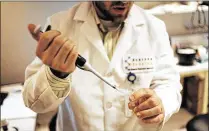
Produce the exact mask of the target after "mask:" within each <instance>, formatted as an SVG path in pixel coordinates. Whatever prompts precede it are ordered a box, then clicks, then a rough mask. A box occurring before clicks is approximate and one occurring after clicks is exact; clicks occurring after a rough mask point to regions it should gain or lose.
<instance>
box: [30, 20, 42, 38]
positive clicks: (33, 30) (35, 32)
mask: <svg viewBox="0 0 209 131" xmlns="http://www.w3.org/2000/svg"><path fill="white" fill-rule="evenodd" d="M40 27H41V26H40V25H38V26H36V25H34V24H28V30H29V32H30V34H31V35H32V37H33V38H34V39H35V40H36V41H38V40H39V39H40V36H41V34H42V32H41V31H40Z"/></svg>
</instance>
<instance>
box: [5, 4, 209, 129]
mask: <svg viewBox="0 0 209 131" xmlns="http://www.w3.org/2000/svg"><path fill="white" fill-rule="evenodd" d="M77 3H78V2H1V131H3V130H4V129H3V128H6V127H7V128H9V129H11V131H12V130H16V129H18V130H19V131H48V130H51V131H54V128H55V120H56V115H55V114H56V112H51V114H53V115H51V114H36V113H35V112H33V111H31V110H30V109H28V108H26V107H25V106H24V103H23V100H22V97H21V90H22V85H23V82H24V72H25V68H26V66H27V65H28V64H29V63H30V62H31V61H32V60H33V59H34V58H35V48H36V42H35V41H34V40H33V39H32V37H31V36H30V34H29V32H28V30H27V25H28V24H29V23H35V24H41V25H44V23H45V22H46V18H47V17H48V16H50V15H52V14H54V13H56V12H58V11H61V10H66V9H68V8H70V7H72V6H73V5H75V4H77ZM135 4H137V5H139V6H140V7H142V8H144V9H146V11H147V12H148V13H151V14H153V15H155V16H156V17H158V18H159V19H161V20H163V21H164V22H165V25H166V28H167V32H168V34H169V37H170V44H171V46H172V48H173V51H174V55H175V58H176V59H175V60H176V61H175V62H176V68H177V69H178V71H179V72H180V75H181V83H182V85H183V91H182V97H183V101H182V105H181V109H180V111H179V112H178V113H177V114H175V115H173V116H172V117H171V119H170V120H169V121H168V122H167V123H166V124H165V126H164V128H163V129H162V131H187V130H186V125H187V124H188V122H189V121H190V120H191V119H193V118H195V117H196V116H200V115H201V114H208V99H209V97H208V2H199V3H198V2H195V1H193V2H135ZM185 52H186V53H185ZM188 52H189V53H188ZM50 115H51V117H48V116H50ZM54 115H55V116H54ZM45 118H48V119H45ZM9 131H10V130H9Z"/></svg>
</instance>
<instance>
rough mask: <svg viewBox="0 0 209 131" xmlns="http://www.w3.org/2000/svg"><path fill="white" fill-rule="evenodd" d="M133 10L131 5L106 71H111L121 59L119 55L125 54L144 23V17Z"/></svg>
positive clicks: (134, 8)
mask: <svg viewBox="0 0 209 131" xmlns="http://www.w3.org/2000/svg"><path fill="white" fill-rule="evenodd" d="M135 10H136V7H135V5H133V7H132V9H131V10H130V13H129V16H128V17H127V19H126V21H125V24H124V27H123V30H122V32H121V34H120V37H119V39H118V43H117V46H116V49H115V52H114V54H113V57H112V61H111V63H110V66H109V69H108V71H111V70H112V69H113V68H114V66H115V64H116V63H117V62H119V61H120V60H121V57H123V56H124V55H125V54H126V52H127V51H128V50H129V49H130V48H131V47H132V46H133V45H134V44H135V42H136V40H137V39H138V37H139V36H140V28H141V27H142V26H143V25H144V18H143V17H142V16H140V14H137V15H139V16H136V15H135V14H134V12H136V11H135ZM134 15H135V16H134Z"/></svg>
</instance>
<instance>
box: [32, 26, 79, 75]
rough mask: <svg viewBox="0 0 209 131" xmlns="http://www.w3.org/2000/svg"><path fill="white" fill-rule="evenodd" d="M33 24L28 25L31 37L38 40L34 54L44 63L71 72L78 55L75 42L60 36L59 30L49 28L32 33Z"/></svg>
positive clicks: (55, 68) (58, 69)
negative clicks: (49, 29)
mask: <svg viewBox="0 0 209 131" xmlns="http://www.w3.org/2000/svg"><path fill="white" fill-rule="evenodd" d="M35 28H36V26H35V25H34V24H29V25H28V30H29V32H30V33H31V35H32V37H33V38H34V39H35V40H37V41H38V44H37V48H36V55H37V56H38V57H39V58H40V59H41V60H42V62H43V63H44V64H45V65H48V66H49V67H51V68H52V69H54V70H57V71H60V72H63V73H72V72H73V71H74V70H75V68H76V66H75V62H76V59H77V57H78V52H77V50H76V46H75V44H74V43H73V42H72V41H71V40H69V39H68V38H66V37H64V36H62V34H61V33H60V32H59V31H56V30H51V31H47V32H44V33H41V32H37V34H34V29H35Z"/></svg>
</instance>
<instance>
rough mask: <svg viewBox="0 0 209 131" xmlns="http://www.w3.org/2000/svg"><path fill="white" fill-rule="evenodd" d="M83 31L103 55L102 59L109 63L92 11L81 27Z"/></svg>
mask: <svg viewBox="0 0 209 131" xmlns="http://www.w3.org/2000/svg"><path fill="white" fill-rule="evenodd" d="M81 31H82V33H83V34H84V35H85V36H86V38H87V39H88V40H89V42H90V43H91V44H92V45H93V46H94V47H95V48H96V49H97V50H98V51H99V52H100V53H101V55H102V57H103V58H104V59H105V60H106V61H107V62H108V63H109V59H108V56H107V53H106V51H105V48H104V46H103V42H102V38H101V36H100V33H99V30H98V27H97V24H96V22H95V20H94V16H93V15H92V12H91V11H89V13H88V16H87V17H86V20H85V22H84V23H83V25H82V26H81Z"/></svg>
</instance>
